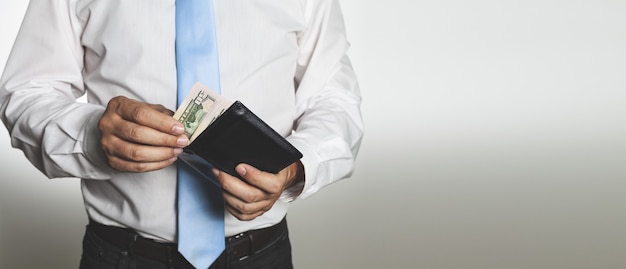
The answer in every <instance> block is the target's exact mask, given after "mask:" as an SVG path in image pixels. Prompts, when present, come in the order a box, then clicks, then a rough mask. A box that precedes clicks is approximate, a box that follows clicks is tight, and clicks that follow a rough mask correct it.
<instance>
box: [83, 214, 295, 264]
mask: <svg viewBox="0 0 626 269" xmlns="http://www.w3.org/2000/svg"><path fill="white" fill-rule="evenodd" d="M88 229H90V230H91V231H93V232H94V233H95V234H96V235H97V236H98V237H100V238H101V239H102V240H104V241H106V242H108V243H110V244H112V245H114V246H116V247H118V248H120V249H125V250H128V251H129V253H132V255H136V256H141V257H144V258H148V259H151V260H154V261H156V262H160V263H164V264H171V265H173V266H174V267H175V268H193V266H192V265H191V264H189V262H187V260H186V259H185V258H184V257H183V256H182V254H180V253H179V252H178V250H177V246H176V244H174V243H163V242H157V241H154V240H152V239H148V238H145V237H142V236H141V235H139V234H137V233H136V232H135V231H133V230H132V229H127V228H121V227H114V226H108V225H103V224H100V223H98V222H96V221H93V220H89V225H88ZM286 232H287V221H286V219H283V220H282V221H281V222H279V223H278V224H276V225H274V226H270V227H267V228H263V229H258V230H251V231H247V232H244V233H240V234H237V235H234V236H230V237H226V238H225V240H226V249H228V250H230V251H229V253H228V259H235V260H244V259H246V258H248V257H250V256H252V255H254V254H257V253H259V252H261V251H263V250H264V249H266V248H268V247H270V246H272V245H273V244H274V243H276V242H278V241H279V240H280V238H281V237H282V236H283V235H284V234H285V233H286ZM226 258H227V257H226V255H225V253H222V255H220V257H219V258H218V260H217V261H216V263H224V262H226V261H225V259H226Z"/></svg>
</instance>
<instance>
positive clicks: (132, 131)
mask: <svg viewBox="0 0 626 269" xmlns="http://www.w3.org/2000/svg"><path fill="white" fill-rule="evenodd" d="M140 133H141V132H140V130H139V128H137V127H136V126H133V127H130V128H128V129H126V136H127V137H128V139H130V140H131V141H139V140H140V139H141V134H140Z"/></svg>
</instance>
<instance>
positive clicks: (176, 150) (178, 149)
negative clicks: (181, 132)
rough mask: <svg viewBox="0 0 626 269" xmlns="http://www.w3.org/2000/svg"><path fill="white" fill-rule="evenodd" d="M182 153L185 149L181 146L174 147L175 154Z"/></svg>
mask: <svg viewBox="0 0 626 269" xmlns="http://www.w3.org/2000/svg"><path fill="white" fill-rule="evenodd" d="M181 153H183V149H181V148H175V149H174V155H180V154H181Z"/></svg>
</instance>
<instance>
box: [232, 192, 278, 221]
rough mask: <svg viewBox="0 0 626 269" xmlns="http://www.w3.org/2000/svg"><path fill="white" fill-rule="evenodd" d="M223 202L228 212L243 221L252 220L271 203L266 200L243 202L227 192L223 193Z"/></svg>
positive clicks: (267, 208) (262, 212)
mask: <svg viewBox="0 0 626 269" xmlns="http://www.w3.org/2000/svg"><path fill="white" fill-rule="evenodd" d="M224 202H225V204H226V209H227V210H228V212H230V213H231V214H232V215H233V216H235V217H236V218H237V219H239V220H245V221H248V220H253V219H255V218H256V217H258V216H261V215H263V214H264V213H265V212H267V211H268V210H269V209H271V203H269V202H267V201H262V202H256V203H245V202H244V201H241V200H239V199H238V198H237V197H235V196H232V195H230V194H228V193H225V194H224Z"/></svg>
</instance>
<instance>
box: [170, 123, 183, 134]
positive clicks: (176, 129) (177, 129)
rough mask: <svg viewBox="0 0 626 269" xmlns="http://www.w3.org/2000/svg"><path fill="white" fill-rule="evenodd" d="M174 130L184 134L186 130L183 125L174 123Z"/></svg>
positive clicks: (176, 132)
mask: <svg viewBox="0 0 626 269" xmlns="http://www.w3.org/2000/svg"><path fill="white" fill-rule="evenodd" d="M172 131H174V133H175V134H182V133H184V132H185V128H183V126H180V125H174V127H173V128H172Z"/></svg>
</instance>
